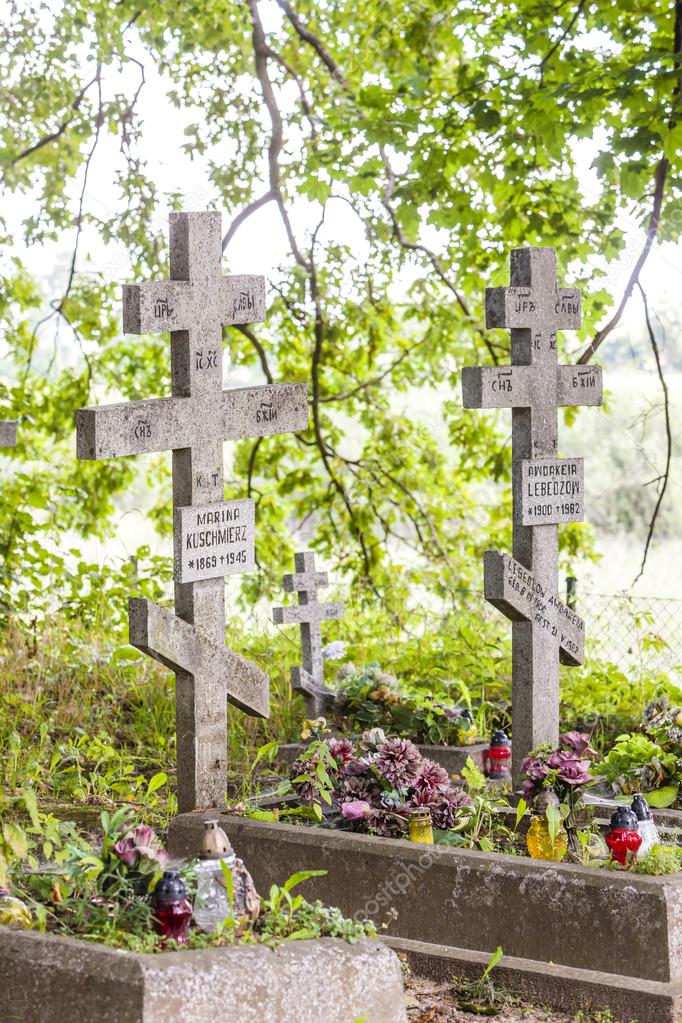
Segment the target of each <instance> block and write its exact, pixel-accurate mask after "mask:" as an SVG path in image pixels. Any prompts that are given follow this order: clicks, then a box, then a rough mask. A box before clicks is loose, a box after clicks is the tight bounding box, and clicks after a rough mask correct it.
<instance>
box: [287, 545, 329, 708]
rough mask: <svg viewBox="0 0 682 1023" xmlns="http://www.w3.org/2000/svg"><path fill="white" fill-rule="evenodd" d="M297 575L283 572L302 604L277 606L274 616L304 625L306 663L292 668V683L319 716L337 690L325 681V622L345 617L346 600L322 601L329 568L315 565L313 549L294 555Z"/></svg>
mask: <svg viewBox="0 0 682 1023" xmlns="http://www.w3.org/2000/svg"><path fill="white" fill-rule="evenodd" d="M294 568H295V572H294V574H293V575H290V574H287V575H285V576H283V580H282V581H283V583H284V589H285V590H286V591H287V593H298V606H295V605H294V606H289V607H273V609H272V620H273V622H274V623H275V624H276V625H300V626H301V647H302V655H303V657H302V659H303V666H302V667H299V666H297V667H293V668H292V669H291V684H292V687H293V688H294V690H295V691H296V692H297V693H303V694H304V695H305V697H306V701H307V704H308V714H309V716H310V717H312V718H315V717H318V716H319V714H320V713H321V711H322V710H323V709H324V708H325V705H326V704H328V703H329V701H330V699H333V696H334V694H333V693H332V692H331V691H330V690H329V689H327V688H326V687H325V684H324V664H323V659H322V630H321V623H322V622H328V621H332V620H333V619H335V618H342V617H343V604H339V603H337V604H320V603H319V601H318V599H317V591H318V590H319V589H320V588H321V587H323V586H328V585H329V582H328V578H327V573H326V572H318V571H317V570H316V568H315V555H314V554H313V552H312V551H306V552H299V553H297V554H295V555H294Z"/></svg>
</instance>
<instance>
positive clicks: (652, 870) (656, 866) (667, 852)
mask: <svg viewBox="0 0 682 1023" xmlns="http://www.w3.org/2000/svg"><path fill="white" fill-rule="evenodd" d="M635 869H636V870H637V873H638V874H655V875H657V876H661V875H664V874H676V873H677V872H678V871H679V870H682V849H680V847H679V846H670V845H655V846H654V847H653V849H651V851H650V852H648V853H647V854H646V856H642V858H641V859H638V860H637V866H636V868H635Z"/></svg>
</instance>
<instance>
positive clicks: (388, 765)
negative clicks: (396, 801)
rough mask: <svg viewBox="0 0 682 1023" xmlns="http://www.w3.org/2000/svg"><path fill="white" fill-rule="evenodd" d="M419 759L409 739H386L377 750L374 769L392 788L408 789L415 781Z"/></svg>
mask: <svg viewBox="0 0 682 1023" xmlns="http://www.w3.org/2000/svg"><path fill="white" fill-rule="evenodd" d="M421 759H422V758H421V754H420V752H419V750H418V749H417V747H416V746H415V745H414V743H413V742H410V740H409V739H387V740H386V742H385V743H383V744H382V746H381V747H380V749H379V753H378V755H377V758H376V760H375V761H374V769H375V770H376V772H377V774H378V775H379V777H381V778H383V779H384V781H386V782H387V783H388V784H389V785H390V786H391V787H392V788H394V789H402V788H408V787H409V786H410V785H414V783H415V782H416V780H417V776H418V774H419V768H420V767H421Z"/></svg>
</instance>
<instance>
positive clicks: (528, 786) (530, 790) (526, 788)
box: [521, 778, 535, 803]
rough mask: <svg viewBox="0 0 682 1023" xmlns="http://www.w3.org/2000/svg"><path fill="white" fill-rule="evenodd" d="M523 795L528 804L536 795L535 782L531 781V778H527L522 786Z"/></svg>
mask: <svg viewBox="0 0 682 1023" xmlns="http://www.w3.org/2000/svg"><path fill="white" fill-rule="evenodd" d="M521 795H522V796H523V798H524V799H525V800H526V802H527V803H528V802H529V801H530V800H531V799H532V798H533V796H534V795H535V782H534V781H531V780H530V778H526V780H525V781H524V783H523V784H522V786H521Z"/></svg>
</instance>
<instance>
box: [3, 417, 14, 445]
mask: <svg viewBox="0 0 682 1023" xmlns="http://www.w3.org/2000/svg"><path fill="white" fill-rule="evenodd" d="M16 443H17V424H16V420H14V419H3V420H0V448H13V447H15V446H16Z"/></svg>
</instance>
